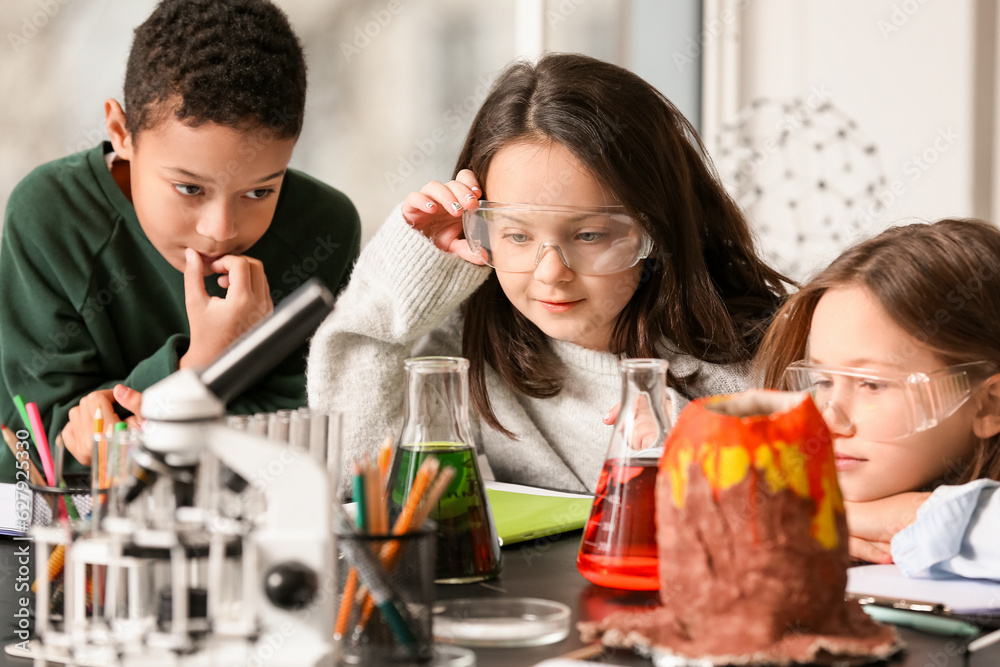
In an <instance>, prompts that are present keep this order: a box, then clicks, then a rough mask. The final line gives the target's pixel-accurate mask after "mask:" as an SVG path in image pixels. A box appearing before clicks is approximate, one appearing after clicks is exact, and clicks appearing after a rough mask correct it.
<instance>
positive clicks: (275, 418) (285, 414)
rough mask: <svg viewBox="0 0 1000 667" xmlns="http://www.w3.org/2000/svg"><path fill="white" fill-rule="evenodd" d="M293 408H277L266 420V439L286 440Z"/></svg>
mask: <svg viewBox="0 0 1000 667" xmlns="http://www.w3.org/2000/svg"><path fill="white" fill-rule="evenodd" d="M293 412H294V410H278V411H277V412H275V413H273V414H272V415H271V419H270V421H269V422H268V425H267V426H268V428H267V439H268V440H272V441H274V442H288V430H289V427H290V426H291V424H292V413H293Z"/></svg>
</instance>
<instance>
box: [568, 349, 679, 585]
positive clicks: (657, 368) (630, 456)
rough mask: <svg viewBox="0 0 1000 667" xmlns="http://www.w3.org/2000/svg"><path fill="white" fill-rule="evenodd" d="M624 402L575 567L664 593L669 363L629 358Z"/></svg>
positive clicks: (602, 581) (604, 580) (599, 580)
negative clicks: (660, 512) (661, 525)
mask: <svg viewBox="0 0 1000 667" xmlns="http://www.w3.org/2000/svg"><path fill="white" fill-rule="evenodd" d="M619 368H620V369H621V373H622V401H621V405H620V409H619V412H618V419H617V420H616V421H615V427H614V431H613V432H612V435H611V445H610V446H609V447H608V455H607V458H606V459H605V461H604V468H603V469H602V470H601V477H600V479H599V480H598V482H597V489H596V491H595V494H594V505H593V506H592V507H591V509H590V518H589V519H588V520H587V525H586V527H585V528H584V531H583V539H582V540H581V542H580V551H579V553H578V554H577V557H576V567H577V569H578V570H580V574H582V575H583V576H584V578H585V579H587V580H588V581H590V582H592V583H595V584H597V585H599V586H607V587H609V588H625V589H629V590H637V591H645V590H658V589H659V587H660V577H659V571H658V567H657V557H656V524H655V522H654V519H653V516H654V508H655V504H656V503H655V491H656V472H657V469H658V466H659V461H660V455H661V454H662V453H663V442H664V440H665V439H666V437H667V431H669V429H670V420H669V418H668V416H667V415H668V414H669V407H668V405H669V399H668V398H667V392H666V379H667V362H666V361H664V360H662V359H625V360H623V361H621V362H620V363H619Z"/></svg>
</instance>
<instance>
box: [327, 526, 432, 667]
mask: <svg viewBox="0 0 1000 667" xmlns="http://www.w3.org/2000/svg"><path fill="white" fill-rule="evenodd" d="M435 529H436V526H435V524H434V523H433V522H427V523H425V524H424V525H423V526H422V527H421V528H420V529H419V530H415V531H412V532H409V533H405V534H403V535H367V534H358V533H353V532H347V531H343V530H342V531H340V532H339V534H338V535H337V539H338V544H339V547H340V560H339V561H338V563H337V609H338V612H339V613H338V617H337V625H336V629H337V631H338V632H335V634H334V637H335V639H336V640H337V644H338V656H339V658H338V664H340V665H419V664H425V663H428V662H430V661H431V660H432V659H433V657H434V653H433V633H432V627H431V625H432V624H431V621H432V613H433V611H432V608H433V605H434V558H435ZM359 547H360V548H363V549H364V550H366V551H367V552H368V553H370V554H374V555H375V556H376V557H377V560H379V561H380V562H382V563H385V562H386V560H388V561H389V562H388V563H387V564H386V565H381V566H380V568H379V573H380V574H381V575H382V577H383V578H384V583H386V584H388V591H377V592H376V595H375V596H373V597H374V598H376V599H375V600H374V601H371V600H372V596H366V595H365V594H364V593H363V592H362V593H359V591H361V590H362V588H363V587H364V586H365V579H364V576H363V574H362V576H359V575H358V571H357V570H356V568H354V567H353V564H354V563H353V561H352V556H353V555H354V554H355V553H356V549H357V548H359ZM393 552H395V553H393ZM387 554H389V556H388V558H387ZM352 573H353V574H352ZM385 592H388V594H389V599H388V601H386V600H384V599H383V600H378V599H377V598H380V597H382V595H381V594H382V593H385ZM345 594H346V595H347V596H349V597H348V598H347V599H348V602H345ZM366 599H368V600H369V602H367V603H366V602H365V600H366ZM376 602H377V604H376ZM387 605H391V607H387ZM400 624H403V626H405V627H401V626H400Z"/></svg>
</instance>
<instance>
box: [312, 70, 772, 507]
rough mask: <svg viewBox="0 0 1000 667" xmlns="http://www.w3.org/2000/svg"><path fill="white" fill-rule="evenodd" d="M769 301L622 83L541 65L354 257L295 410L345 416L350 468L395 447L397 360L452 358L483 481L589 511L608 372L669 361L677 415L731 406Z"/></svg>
mask: <svg viewBox="0 0 1000 667" xmlns="http://www.w3.org/2000/svg"><path fill="white" fill-rule="evenodd" d="M784 293H785V288H784V284H783V278H782V276H781V275H780V274H778V273H776V272H775V271H773V270H772V269H770V268H769V267H768V266H766V265H765V264H764V262H762V261H761V259H760V258H759V257H758V256H757V254H756V252H755V250H754V247H753V242H752V238H751V234H750V230H749V227H748V224H747V222H746V220H745V219H744V217H743V215H742V213H741V211H740V210H739V208H738V207H737V206H736V205H735V204H734V202H733V201H732V200H731V199H730V197H729V196H728V195H727V194H726V192H725V190H724V188H723V187H722V186H721V185H720V183H719V182H718V181H717V180H716V178H715V176H714V172H713V170H712V168H711V166H710V164H709V163H708V161H707V159H706V157H705V156H704V153H703V148H702V146H701V143H700V141H699V140H698V138H697V135H696V133H695V131H694V129H693V128H692V127H691V125H690V124H689V123H688V122H687V121H686V120H685V119H684V117H683V116H682V115H681V114H680V113H679V112H678V111H677V109H676V108H675V107H674V106H673V105H672V104H671V103H670V102H669V101H668V100H666V99H665V98H664V97H663V96H662V95H661V94H660V93H659V92H658V91H656V89H654V88H653V87H652V86H650V85H649V84H648V83H646V82H645V81H643V80H642V79H640V78H639V77H637V76H636V75H635V74H632V73H631V72H629V71H627V70H624V69H622V68H620V67H617V66H615V65H611V64H608V63H604V62H601V61H598V60H594V59H592V58H588V57H585V56H579V55H568V54H551V55H546V56H544V57H543V58H541V59H540V60H539V61H538V63H537V64H530V63H526V62H519V63H516V64H514V65H512V66H511V67H509V68H508V69H507V70H506V71H505V72H504V73H502V74H501V75H500V77H499V79H498V80H497V82H496V83H495V85H494V87H493V89H492V90H491V92H490V93H489V95H488V97H487V98H486V100H485V101H484V102H483V106H482V108H481V109H480V110H479V112H478V114H477V115H476V118H475V119H474V120H473V123H472V127H471V129H470V130H469V134H468V136H467V138H466V142H465V147H464V148H463V149H462V152H461V155H460V156H459V158H458V166H457V168H456V171H455V178H454V180H452V181H449V182H447V183H442V182H438V181H432V182H430V183H428V184H427V185H425V186H424V187H423V188H422V189H421V190H420V191H419V192H412V193H410V194H409V195H408V196H407V197H406V198H405V200H404V201H403V203H402V205H401V206H400V207H399V208H397V209H396V210H395V211H394V212H393V213H392V214H391V215H390V216H389V218H388V220H387V221H386V223H385V225H384V226H383V227H382V229H381V230H380V231H379V232H378V234H377V235H376V236H375V238H374V239H372V241H371V242H370V243H368V245H367V246H366V247H365V248H364V250H363V252H362V254H361V258H360V259H359V261H358V263H357V265H356V266H355V268H354V273H353V275H352V279H351V282H350V284H349V286H348V287H347V288H346V289H345V291H344V293H343V294H342V295H341V296H340V298H339V300H338V303H337V306H336V309H335V311H334V312H333V313H332V314H331V315H330V317H329V319H328V320H327V321H326V322H325V323H324V324H323V325H322V326H321V327H320V329H319V331H318V332H317V334H316V336H315V337H314V339H313V343H312V349H311V353H310V354H311V356H310V361H309V371H308V389H309V400H310V403H311V404H313V405H315V406H318V407H324V408H328V409H336V410H343V411H347V412H348V413H349V414H350V415H351V416H350V418H349V419H348V420H347V421H346V422H345V429H346V430H347V432H346V433H345V436H344V438H343V441H344V442H345V447H346V452H345V460H348V461H350V460H352V459H353V458H354V457H356V456H359V455H360V454H361V453H363V452H365V451H369V452H370V451H371V450H372V448H373V447H376V446H377V445H378V443H379V442H381V441H382V440H383V439H384V438H385V435H386V433H398V432H399V428H400V424H401V422H402V417H403V416H402V410H403V399H402V387H403V360H404V359H405V358H406V357H410V356H417V355H421V356H422V355H429V354H433V355H454V356H463V357H466V358H468V359H469V361H470V390H471V398H472V403H473V405H474V407H475V411H476V415H477V416H478V420H475V424H474V428H477V429H478V430H479V431H480V433H479V437H478V438H477V439H478V441H479V442H480V443H481V445H482V448H483V450H484V451H485V454H486V456H487V460H488V462H489V463H490V465H491V467H492V469H493V472H494V474H495V475H496V477H497V478H498V479H501V480H505V481H513V482H520V483H524V484H533V485H538V486H546V487H556V488H564V489H578V490H584V489H586V490H590V491H593V490H594V487H595V485H596V483H597V480H598V477H599V473H600V470H601V467H602V465H603V463H604V456H605V453H606V449H607V443H608V439H609V437H610V430H609V429H608V426H607V424H608V423H610V422H611V421H612V420H611V418H610V417H608V418H607V421H605V420H604V419H603V418H605V417H606V415H607V414H608V413H609V410H610V409H612V408H613V406H615V404H616V403H617V401H618V399H619V397H620V391H621V379H620V375H619V371H618V360H619V359H620V358H623V357H660V358H665V359H667V360H668V361H669V362H670V371H671V378H670V384H671V388H672V389H671V397H672V400H673V410H674V411H675V412H677V411H679V410H680V408H681V407H683V405H684V404H685V403H686V402H687V400H688V398H690V397H695V396H702V395H706V394H714V393H723V392H731V391H738V390H741V389H743V388H746V387H747V385H748V361H749V359H750V357H751V356H752V355H753V352H754V350H755V349H756V347H757V345H758V343H759V339H760V336H761V334H762V333H763V328H764V327H765V326H766V323H767V322H768V320H769V318H770V316H771V314H773V312H774V311H775V310H776V309H777V307H778V305H779V303H780V298H781V296H783V295H784Z"/></svg>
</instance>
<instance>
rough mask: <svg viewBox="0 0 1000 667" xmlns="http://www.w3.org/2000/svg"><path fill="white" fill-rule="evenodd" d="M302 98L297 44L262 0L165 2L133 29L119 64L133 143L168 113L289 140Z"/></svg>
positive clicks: (280, 17)
mask: <svg viewBox="0 0 1000 667" xmlns="http://www.w3.org/2000/svg"><path fill="white" fill-rule="evenodd" d="M305 103H306V63H305V58H304V56H303V54H302V45H301V44H300V43H299V40H298V38H297V37H296V36H295V33H294V32H293V31H292V27H291V26H290V25H289V23H288V17H287V16H285V13H284V12H282V11H281V10H280V9H278V8H277V7H275V6H274V5H273V4H271V3H270V2H268V1H267V0H163V1H162V2H160V3H159V4H158V5H157V6H156V9H154V10H153V13H152V14H151V15H150V17H149V18H148V19H146V21H145V22H144V23H143V24H142V25H140V26H139V27H138V28H136V31H135V40H134V41H133V42H132V51H131V53H130V54H129V58H128V66H127V68H126V70H125V122H126V127H127V128H128V130H129V132H130V133H131V134H132V139H133V141H135V140H136V138H137V137H138V135H139V133H140V132H141V131H142V130H144V129H147V128H150V127H154V126H155V125H156V124H157V123H159V122H160V121H161V120H163V119H164V117H165V116H166V114H168V113H171V112H172V113H173V114H174V116H175V117H177V118H178V119H180V120H182V121H184V122H186V123H187V124H189V125H194V126H197V125H201V124H202V123H206V122H212V123H218V124H220V125H224V126H226V127H232V128H246V127H253V126H261V127H268V128H270V129H271V130H272V131H273V132H274V133H275V135H276V136H277V137H280V138H294V137H297V136H298V135H299V131H300V130H301V129H302V118H303V115H304V114H305Z"/></svg>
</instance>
